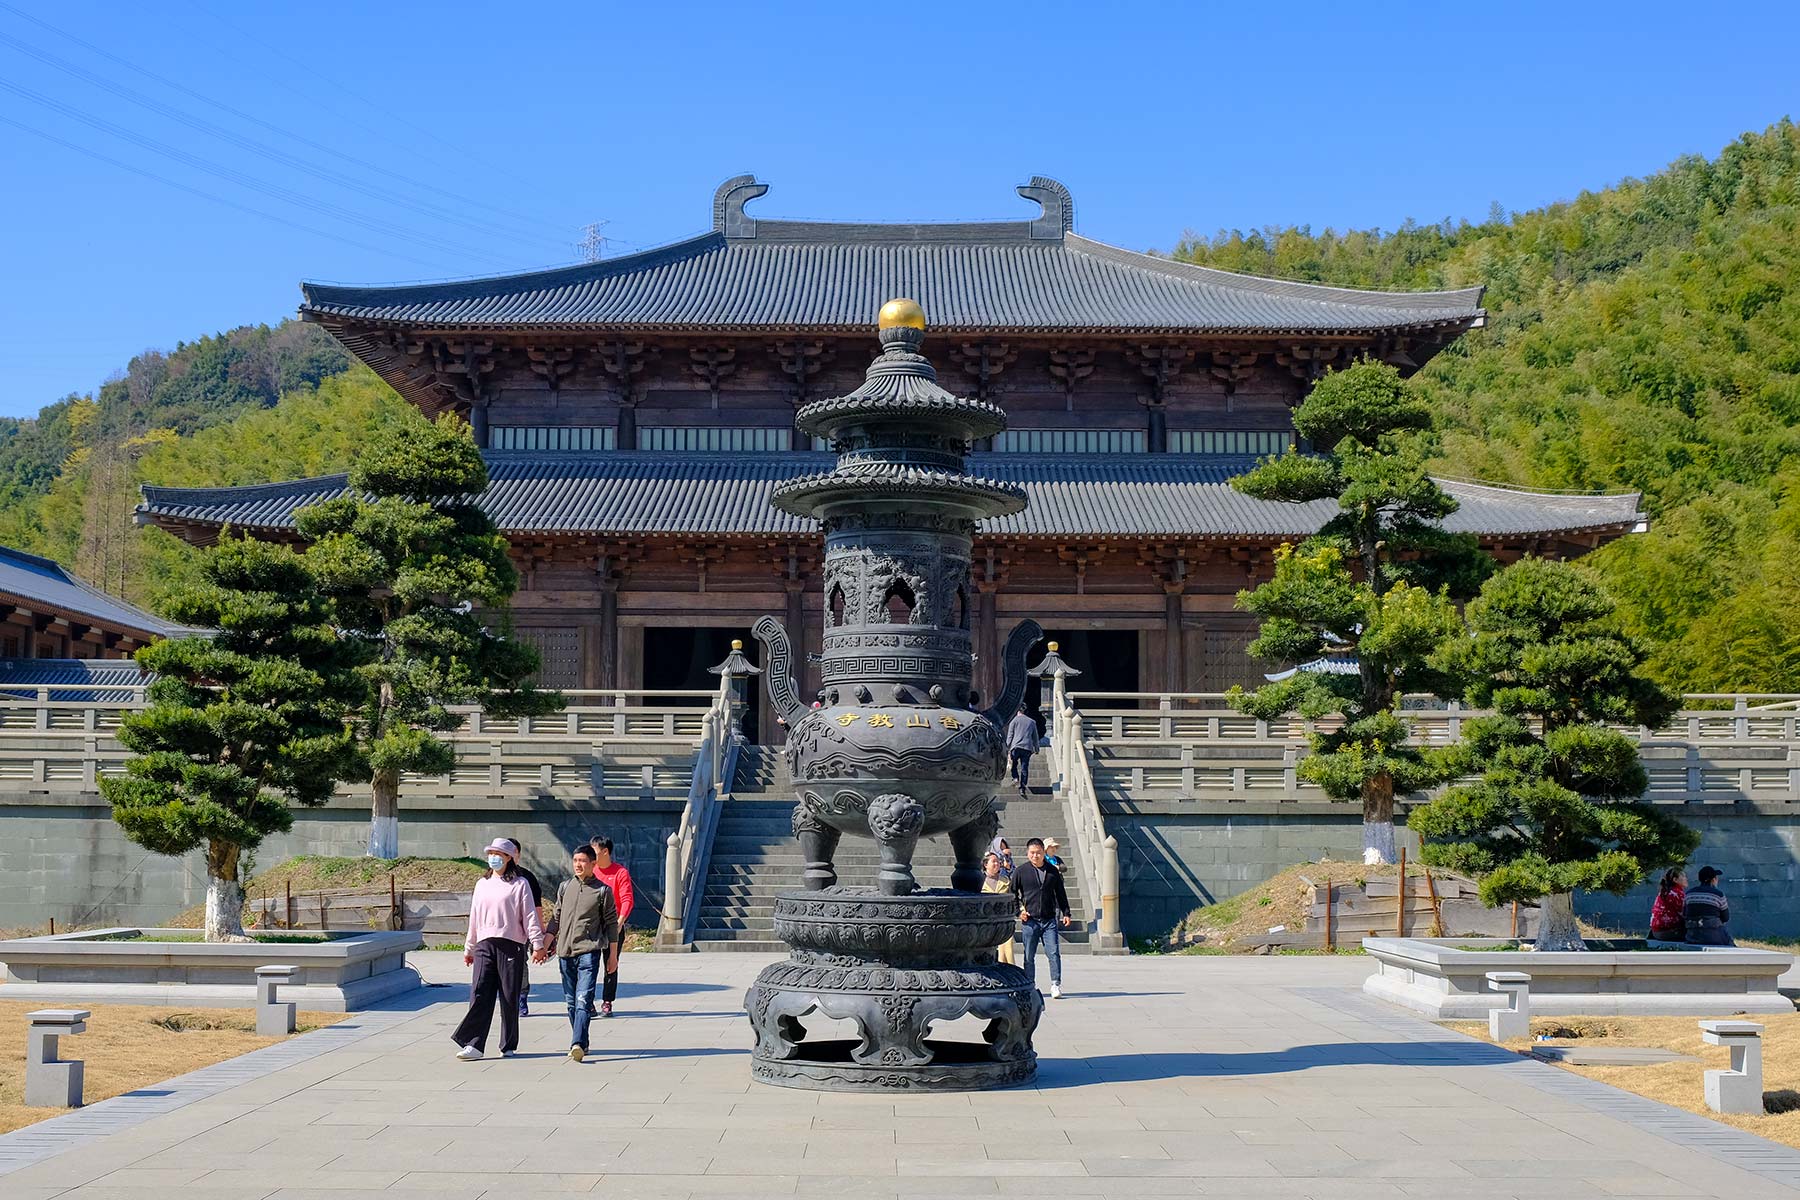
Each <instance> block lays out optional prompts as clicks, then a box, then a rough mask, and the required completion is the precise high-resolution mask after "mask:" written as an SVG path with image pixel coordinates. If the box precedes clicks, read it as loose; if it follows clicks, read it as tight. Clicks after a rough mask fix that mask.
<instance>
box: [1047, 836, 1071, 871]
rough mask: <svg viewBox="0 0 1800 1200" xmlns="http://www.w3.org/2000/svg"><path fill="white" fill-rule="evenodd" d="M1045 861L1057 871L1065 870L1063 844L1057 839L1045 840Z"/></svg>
mask: <svg viewBox="0 0 1800 1200" xmlns="http://www.w3.org/2000/svg"><path fill="white" fill-rule="evenodd" d="M1044 861H1045V862H1047V863H1049V864H1050V865H1051V866H1053V867H1055V868H1056V869H1057V870H1059V871H1061V870H1065V869H1066V868H1064V866H1063V860H1062V843H1061V842H1059V841H1057V840H1056V839H1055V838H1053V837H1052V838H1045V839H1044Z"/></svg>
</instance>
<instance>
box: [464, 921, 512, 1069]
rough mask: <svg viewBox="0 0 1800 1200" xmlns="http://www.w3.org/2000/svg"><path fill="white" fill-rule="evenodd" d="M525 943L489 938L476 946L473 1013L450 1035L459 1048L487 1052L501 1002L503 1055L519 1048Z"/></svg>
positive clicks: (472, 1000) (471, 1005) (501, 1050)
mask: <svg viewBox="0 0 1800 1200" xmlns="http://www.w3.org/2000/svg"><path fill="white" fill-rule="evenodd" d="M525 949H526V948H525V943H524V942H515V941H512V940H511V939H509V938H486V939H484V940H482V941H479V942H476V943H475V975H474V980H473V982H472V984H471V987H472V991H471V993H470V995H469V1011H468V1013H467V1014H465V1015H464V1017H463V1019H462V1024H460V1025H458V1026H457V1027H456V1032H455V1033H452V1034H451V1035H450V1037H451V1039H452V1040H453V1041H455V1042H456V1044H457V1045H459V1046H473V1047H475V1048H476V1049H477V1050H480V1051H482V1052H483V1053H486V1052H487V1039H488V1030H489V1029H490V1028H491V1027H492V1026H493V1024H494V1002H495V1000H496V999H497V1000H499V1002H500V1053H502V1054H508V1053H510V1052H512V1051H514V1050H517V1049H518V1048H519V982H520V980H522V979H523V978H524V977H525Z"/></svg>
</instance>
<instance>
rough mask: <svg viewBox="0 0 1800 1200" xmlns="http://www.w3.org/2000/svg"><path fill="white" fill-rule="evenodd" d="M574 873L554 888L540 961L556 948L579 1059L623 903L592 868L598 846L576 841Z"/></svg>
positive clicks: (571, 1039)
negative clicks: (601, 974)
mask: <svg viewBox="0 0 1800 1200" xmlns="http://www.w3.org/2000/svg"><path fill="white" fill-rule="evenodd" d="M570 867H571V869H572V870H573V871H574V873H575V877H574V878H573V879H570V880H568V881H566V882H565V883H564V884H563V885H562V886H561V887H559V888H557V889H556V903H555V907H553V908H552V909H551V910H550V921H549V923H548V924H547V925H545V927H544V936H545V938H546V939H547V943H548V944H547V945H546V947H545V949H544V950H543V951H541V952H539V954H538V961H539V962H542V961H543V960H544V959H546V958H548V957H549V956H550V955H551V954H552V953H554V954H555V955H556V957H557V961H558V962H559V963H560V964H561V966H562V985H563V1002H564V1003H565V1004H567V1005H568V1007H569V1057H570V1058H572V1059H574V1060H575V1061H576V1062H580V1061H581V1060H582V1059H583V1058H585V1057H586V1056H587V1051H588V1021H589V1014H590V1013H591V1012H592V1011H593V1007H594V984H595V983H596V981H597V980H598V979H599V976H600V967H601V962H602V959H603V958H604V956H605V955H606V952H607V950H608V949H609V948H610V947H611V946H612V944H613V942H615V941H616V940H618V936H619V906H618V904H617V903H615V902H614V900H613V894H612V889H611V888H609V887H607V886H606V884H605V883H604V882H602V881H601V879H600V877H599V876H598V875H596V874H595V873H594V848H593V847H592V846H577V847H575V850H574V853H573V854H571V855H570Z"/></svg>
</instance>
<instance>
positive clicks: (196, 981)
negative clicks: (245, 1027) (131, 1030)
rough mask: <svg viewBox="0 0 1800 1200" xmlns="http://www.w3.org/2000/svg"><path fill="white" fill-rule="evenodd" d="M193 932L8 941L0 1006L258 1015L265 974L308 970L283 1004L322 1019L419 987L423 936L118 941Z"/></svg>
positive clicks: (2, 955) (2, 945)
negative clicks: (260, 977)
mask: <svg viewBox="0 0 1800 1200" xmlns="http://www.w3.org/2000/svg"><path fill="white" fill-rule="evenodd" d="M192 933H193V931H192V930H188V929H148V928H145V929H132V928H122V929H94V930H88V931H87V932H84V933H60V934H56V935H55V936H52V937H33V938H18V939H16V940H12V941H0V963H4V964H5V965H6V975H7V982H6V983H5V984H4V985H0V1000H20V1001H26V1002H29V1003H32V1004H76V1005H89V1004H161V1005H168V1006H170V1007H179V1008H249V1007H251V1006H252V1005H253V1004H254V1003H255V999H256V968H258V967H262V966H268V965H271V964H275V963H286V964H291V965H293V966H295V967H298V968H299V973H298V974H297V975H295V977H294V982H293V983H292V984H289V985H286V986H284V987H283V988H282V989H281V999H282V1000H283V1001H288V1000H292V1001H294V1002H295V1003H296V1004H298V1005H299V1006H300V1007H301V1008H303V1009H312V1010H314V1011H317V1012H354V1011H356V1010H357V1009H359V1008H367V1007H369V1006H370V1005H372V1004H374V1003H376V1002H378V1001H381V1000H385V999H387V998H388V997H390V996H395V995H399V994H400V993H402V992H409V991H412V990H413V989H414V988H417V987H420V986H421V983H420V980H419V973H418V972H417V971H415V970H413V969H412V968H411V967H409V966H407V965H406V952H407V951H409V950H417V949H419V948H420V947H421V946H423V945H424V939H423V938H422V937H421V936H420V935H419V934H418V933H416V932H388V931H385V930H383V931H374V930H371V931H369V932H367V933H346V934H333V935H328V936H326V937H322V938H320V939H319V940H318V941H316V942H233V943H228V944H219V945H211V944H208V943H206V942H158V941H117V940H109V939H116V938H120V937H126V936H132V935H136V934H142V935H144V936H145V937H149V938H155V937H157V936H158V935H163V936H168V935H173V934H192Z"/></svg>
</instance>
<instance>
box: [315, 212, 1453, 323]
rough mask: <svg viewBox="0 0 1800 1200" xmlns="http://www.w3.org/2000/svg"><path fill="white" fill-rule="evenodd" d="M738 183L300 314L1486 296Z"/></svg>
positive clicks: (1109, 318) (1172, 306)
mask: <svg viewBox="0 0 1800 1200" xmlns="http://www.w3.org/2000/svg"><path fill="white" fill-rule="evenodd" d="M733 183H738V184H739V185H740V186H739V187H738V188H737V189H736V190H737V192H738V194H739V195H740V196H742V195H743V194H744V193H745V192H746V191H747V192H748V193H750V195H751V198H754V196H755V195H760V194H761V193H762V192H763V191H767V190H768V189H767V188H766V187H763V186H762V185H760V184H754V183H751V184H750V185H748V186H747V187H746V186H743V185H742V181H732V182H728V183H727V185H726V187H725V188H721V189H720V193H721V200H719V201H716V202H715V206H716V207H715V228H714V229H713V231H712V232H710V233H706V234H702V235H700V236H698V237H694V238H690V239H688V240H686V241H681V242H676V243H674V244H672V245H668V246H663V247H659V248H657V249H654V250H648V251H644V252H642V253H638V254H631V255H625V256H622V257H619V258H611V259H604V260H602V261H599V262H593V263H583V264H580V265H578V266H570V267H560V268H555V269H552V270H545V271H534V272H529V273H525V274H519V275H506V276H498V277H493V278H487V279H474V280H463V281H458V282H453V283H430V284H416V285H406V286H397V287H356V286H343V285H335V284H320V283H308V284H303V285H302V287H301V290H302V292H303V294H304V297H305V302H304V304H302V306H301V310H300V311H301V312H302V314H304V315H305V316H307V317H308V318H310V319H313V320H319V321H323V322H324V323H326V324H327V325H329V326H333V327H340V326H343V325H345V324H346V323H355V322H368V323H374V324H379V325H383V326H396V325H398V326H427V327H451V328H457V329H505V328H521V327H569V326H577V327H581V326H599V327H604V328H612V329H626V328H640V329H652V328H653V329H681V328H693V329H756V330H767V329H784V328H786V329H820V330H823V329H836V330H849V331H863V330H867V329H868V328H869V326H870V325H871V324H872V322H873V320H874V316H875V312H876V310H877V309H879V308H880V307H881V305H882V303H883V302H885V301H887V300H889V299H892V298H893V297H895V296H910V297H912V298H913V299H915V300H917V301H919V302H920V304H922V305H923V306H924V309H925V312H926V314H927V316H928V317H929V318H930V321H931V325H932V327H933V328H934V329H939V330H980V331H1014V332H1033V331H1042V332H1065V331H1117V332H1144V333H1159V332H1169V333H1173V332H1184V333H1186V332H1207V333H1223V334H1230V333H1247V334H1248V333H1275V332H1279V333H1314V334H1327V335H1328V334H1357V333H1368V332H1377V331H1382V330H1394V329H1415V328H1422V327H1439V326H1467V325H1469V324H1471V323H1473V322H1474V321H1476V320H1477V319H1478V318H1479V317H1480V316H1481V315H1482V313H1481V307H1480V303H1481V289H1480V288H1463V289H1460V290H1456V291H1445V292H1372V291H1357V290H1353V289H1348V288H1334V287H1324V286H1320V285H1317V284H1308V283H1290V282H1282V281H1277V280H1271V279H1260V278H1256V277H1253V276H1248V275H1236V274H1232V273H1231V272H1228V271H1218V270H1213V269H1211V268H1208V267H1200V266H1194V265H1192V264H1189V263H1181V262H1175V261H1172V260H1170V259H1166V258H1159V257H1156V256H1155V255H1150V254H1139V253H1136V252H1134V251H1130V250H1122V249H1119V248H1118V247H1115V246H1109V245H1106V244H1105V243H1102V242H1096V241H1091V240H1089V239H1087V238H1084V237H1080V236H1077V235H1076V234H1074V233H1072V232H1068V230H1067V225H1068V221H1067V219H1066V218H1067V217H1068V216H1069V214H1070V213H1072V207H1070V205H1072V202H1069V201H1068V200H1067V193H1066V191H1063V190H1062V189H1061V186H1060V185H1056V184H1053V183H1051V182H1050V181H1046V180H1034V181H1033V184H1047V185H1049V186H1050V187H1051V188H1053V189H1054V190H1055V192H1056V193H1060V195H1061V199H1060V200H1058V199H1056V197H1055V195H1053V194H1052V193H1047V192H1044V191H1042V190H1041V189H1035V188H1033V187H1032V186H1030V185H1028V186H1027V187H1025V188H1021V189H1020V192H1021V194H1022V195H1023V194H1030V195H1031V197H1032V198H1034V199H1039V200H1040V202H1042V201H1043V199H1044V198H1046V197H1048V198H1049V199H1050V201H1051V203H1050V204H1049V205H1047V207H1046V213H1047V214H1050V210H1051V209H1052V208H1056V209H1057V212H1056V213H1055V214H1054V215H1052V216H1051V219H1050V220H1048V221H1047V222H1046V221H1045V220H1039V221H1035V222H1026V221H997V222H990V223H978V224H954V225H881V224H834V223H823V222H806V221H758V220H755V219H752V218H749V217H748V216H747V214H745V213H744V212H743V210H742V206H743V201H742V199H739V200H737V201H736V202H735V210H734V211H733V212H732V213H731V214H730V216H729V218H728V217H727V216H726V215H725V214H724V212H723V209H722V208H719V207H718V206H719V205H722V204H723V203H724V200H723V197H724V195H725V193H726V192H727V191H728V190H731V189H732V186H733Z"/></svg>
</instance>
